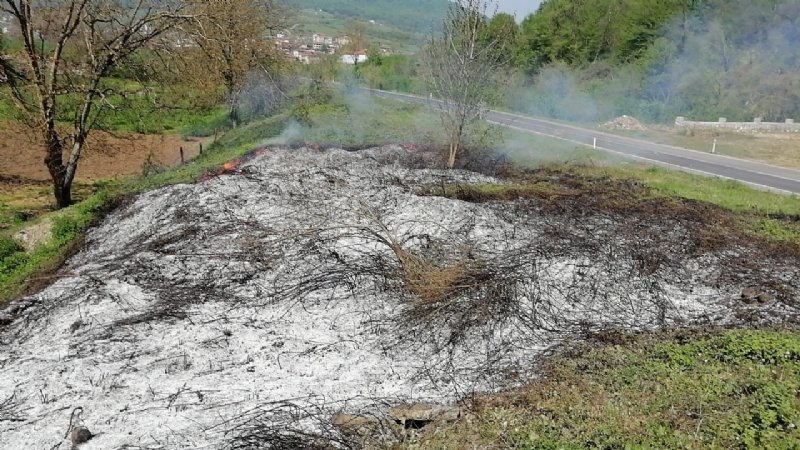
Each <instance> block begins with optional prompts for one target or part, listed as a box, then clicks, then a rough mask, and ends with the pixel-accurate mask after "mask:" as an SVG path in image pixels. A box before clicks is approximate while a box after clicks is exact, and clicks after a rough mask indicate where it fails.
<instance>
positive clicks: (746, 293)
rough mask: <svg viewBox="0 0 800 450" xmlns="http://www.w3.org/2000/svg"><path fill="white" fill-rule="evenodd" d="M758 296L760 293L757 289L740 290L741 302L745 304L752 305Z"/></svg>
mask: <svg viewBox="0 0 800 450" xmlns="http://www.w3.org/2000/svg"><path fill="white" fill-rule="evenodd" d="M759 294H760V292H759V291H758V288H755V287H748V288H744V289H743V290H742V300H744V302H745V303H754V302H755V301H756V298H757V297H758V295H759Z"/></svg>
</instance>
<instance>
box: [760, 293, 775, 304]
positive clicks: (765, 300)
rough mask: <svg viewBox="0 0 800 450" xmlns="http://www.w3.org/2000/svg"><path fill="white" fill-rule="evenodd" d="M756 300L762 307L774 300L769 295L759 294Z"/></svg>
mask: <svg viewBox="0 0 800 450" xmlns="http://www.w3.org/2000/svg"><path fill="white" fill-rule="evenodd" d="M756 300H757V301H758V303H760V304H762V305H766V304H768V303H772V302H773V301H774V300H775V298H774V297H772V296H771V295H769V294H765V293H763V292H761V293H760V294H758V295H757V296H756Z"/></svg>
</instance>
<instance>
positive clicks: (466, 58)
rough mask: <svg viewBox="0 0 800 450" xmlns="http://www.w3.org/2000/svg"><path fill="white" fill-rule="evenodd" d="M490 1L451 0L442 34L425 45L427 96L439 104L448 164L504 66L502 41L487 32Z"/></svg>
mask: <svg viewBox="0 0 800 450" xmlns="http://www.w3.org/2000/svg"><path fill="white" fill-rule="evenodd" d="M491 4H492V3H490V2H489V1H487V0H456V1H454V2H453V4H452V5H451V7H450V12H449V14H448V16H447V18H446V19H445V21H444V24H443V33H442V35H441V36H440V37H438V38H431V39H430V41H429V42H428V45H427V48H426V53H427V54H426V58H425V59H426V61H427V64H426V66H427V79H428V82H429V84H430V88H431V94H432V95H433V96H435V97H436V98H437V99H439V100H440V101H441V102H442V103H441V108H440V111H441V114H440V116H441V122H442V126H443V128H444V130H445V132H446V133H447V140H448V144H449V149H448V157H447V166H448V167H450V168H452V167H453V166H454V165H455V162H456V158H457V157H458V156H459V154H460V152H461V150H462V146H463V143H464V139H465V136H466V135H467V133H468V131H469V128H470V127H471V126H472V125H473V124H474V123H475V122H477V121H478V120H479V119H480V118H481V117H482V115H483V113H484V112H485V111H486V109H487V105H488V104H489V103H491V100H492V97H493V96H494V95H496V90H495V89H494V87H495V81H496V80H497V77H498V75H499V74H500V73H501V71H502V68H503V66H504V64H503V59H504V56H503V55H504V53H505V52H504V51H503V48H502V47H503V46H504V45H505V44H504V42H505V40H500V39H496V38H492V37H491V34H490V33H488V32H487V22H486V20H487V16H488V12H489V8H490V5H491ZM495 10H496V7H495ZM492 12H494V11H492Z"/></svg>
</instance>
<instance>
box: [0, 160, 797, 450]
mask: <svg viewBox="0 0 800 450" xmlns="http://www.w3.org/2000/svg"><path fill="white" fill-rule="evenodd" d="M432 167H435V164H434V161H433V159H431V158H429V157H427V156H426V155H425V153H424V152H418V151H409V150H407V149H405V148H403V147H401V146H387V147H382V148H374V149H366V150H360V151H345V150H341V149H326V150H319V149H309V148H285V147H270V148H266V149H262V150H261V151H259V152H257V153H255V154H253V156H252V157H250V158H245V159H243V160H241V161H239V162H237V163H236V164H231V165H228V166H226V167H224V168H223V169H221V170H220V171H218V172H216V173H214V174H211V175H210V176H208V177H204V179H203V180H202V181H199V182H198V183H196V184H186V185H179V186H172V187H167V188H162V189H159V190H156V191H152V192H148V193H145V194H142V195H140V196H138V197H137V198H135V199H134V200H133V201H131V202H130V203H129V204H127V205H125V206H124V207H121V208H119V209H118V210H117V211H115V212H114V213H112V214H111V215H109V216H108V217H107V218H106V220H105V221H104V222H103V223H102V224H101V225H100V226H98V227H97V228H95V229H93V230H92V231H91V232H90V233H89V235H88V237H87V242H86V245H85V247H84V248H83V250H82V251H81V252H79V253H78V254H77V255H76V256H74V257H73V258H71V259H70V260H69V261H68V262H67V264H66V266H65V267H64V268H63V270H62V272H61V274H60V275H61V276H60V278H59V280H58V281H57V282H55V283H54V284H52V285H51V286H49V287H48V288H46V289H45V290H44V291H42V292H41V293H39V294H37V295H35V296H31V297H28V298H25V299H22V300H19V301H17V302H14V303H13V304H12V305H11V307H10V309H9V310H8V311H7V312H6V313H5V316H4V317H5V322H8V324H7V325H6V326H4V327H3V328H0V345H1V346H2V348H3V352H2V356H0V393H2V396H0V447H3V448H11V447H14V448H53V449H56V448H69V443H68V439H66V435H65V431H66V432H69V431H70V429H71V428H73V427H75V426H78V425H81V426H86V427H87V428H89V429H90V430H91V431H92V432H93V433H95V435H96V436H95V437H94V438H93V439H91V440H90V441H89V442H87V443H86V444H84V445H83V446H82V448H86V449H91V448H97V449H100V448H102V449H109V448H112V449H117V448H197V447H204V446H205V447H211V448H220V447H223V448H224V447H229V448H259V446H260V447H261V448H288V447H280V446H278V443H283V444H281V445H288V444H286V443H287V442H288V443H291V442H294V443H295V444H297V443H303V444H302V445H307V446H311V444H309V442H311V441H308V440H307V439H309V436H312V437H313V439H314V440H313V442H314V443H315V444H314V445H317V444H316V443H318V442H320V438H319V436H326V437H327V438H328V439H330V445H329V447H331V448H337V447H344V446H357V445H358V444H357V443H355V442H351V441H348V440H347V439H346V437H344V436H342V435H340V434H339V433H338V431H337V429H335V428H334V427H332V417H333V415H334V414H336V413H349V414H363V415H369V416H374V417H384V416H385V415H386V412H387V410H388V409H389V408H390V407H392V406H396V405H399V404H402V403H416V402H429V403H436V404H449V403H453V402H456V401H458V400H460V399H462V398H464V397H465V396H469V395H471V394H473V393H479V392H491V391H496V390H499V389H503V388H508V387H513V386H516V385H519V384H520V383H523V382H525V381H527V380H529V379H530V377H532V376H535V365H534V363H535V362H536V360H537V358H539V357H541V356H542V355H543V354H545V353H546V352H547V351H548V350H549V349H551V348H553V347H554V346H555V345H557V344H559V343H561V342H563V341H564V340H565V339H569V338H574V337H580V336H582V335H586V334H588V333H596V332H600V331H604V330H609V329H614V330H618V329H622V330H649V329H657V328H663V327H680V326H692V325H737V324H742V323H749V324H752V323H758V324H776V323H787V322H793V321H794V322H796V321H797V317H798V309H797V300H798V289H800V267H798V264H797V252H796V251H795V250H796V249H787V248H784V249H781V248H768V247H766V246H764V245H762V244H761V243H759V242H757V241H750V240H747V239H745V238H744V237H742V236H739V235H735V234H731V233H727V234H726V233H717V234H715V233H714V228H713V227H714V226H715V225H714V224H715V223H716V222H719V221H723V220H724V217H725V216H724V215H723V214H718V215H716V214H715V211H714V210H712V209H707V207H706V206H703V205H702V204H693V203H691V202H667V201H663V200H653V199H649V200H647V199H645V200H641V201H639V199H636V202H634V198H633V196H632V195H630V193H631V192H636V189H638V188H637V187H636V186H626V185H624V184H619V183H617V184H613V185H608V186H605V191H604V190H603V187H602V186H601V183H600V182H598V183H596V184H594V185H591V184H587V183H586V182H583V181H576V180H574V179H573V178H571V177H570V174H568V173H557V172H539V173H538V174H534V175H530V176H532V177H534V178H528V179H526V183H527V184H526V185H525V187H518V185H517V184H515V183H519V180H514V179H507V178H498V177H495V176H490V175H484V174H481V173H478V172H472V171H466V170H440V169H436V168H432ZM537 176H538V177H539V178H538V179H535V177H537ZM531 186H534V187H531ZM602 192H606V194H603V193H602ZM625 199H627V201H628V203H626V202H625ZM634 203H635V205H634ZM719 225H720V226H724V225H725V223H724V222H720V223H719ZM720 236H721V237H720ZM297 445H300V444H297ZM319 448H325V447H324V446H322V444H319Z"/></svg>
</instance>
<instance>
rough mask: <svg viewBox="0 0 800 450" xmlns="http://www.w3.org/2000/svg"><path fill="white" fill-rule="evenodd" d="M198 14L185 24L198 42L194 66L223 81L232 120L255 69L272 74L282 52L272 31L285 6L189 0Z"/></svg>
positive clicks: (255, 0)
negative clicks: (193, 19)
mask: <svg viewBox="0 0 800 450" xmlns="http://www.w3.org/2000/svg"><path fill="white" fill-rule="evenodd" d="M192 4H193V12H194V13H195V17H196V20H195V21H193V22H191V23H190V24H187V25H188V26H187V30H186V31H187V32H188V33H189V34H191V36H192V38H193V41H194V42H195V43H196V45H197V49H198V51H197V52H188V55H187V56H189V58H188V62H189V64H191V65H194V66H195V68H196V69H197V70H194V71H192V72H194V73H196V74H198V75H200V76H201V77H204V78H206V79H208V78H209V77H210V78H211V81H212V82H211V85H219V84H222V85H223V86H225V93H226V95H227V101H228V105H229V111H228V112H229V116H230V119H231V121H232V122H233V124H234V126H236V124H237V123H238V122H239V121H240V117H239V104H240V101H241V96H242V91H243V88H244V87H245V85H246V84H247V81H248V78H249V77H250V76H251V74H252V73H253V72H259V73H260V74H261V75H262V76H266V77H268V78H272V77H274V76H275V75H276V73H277V72H278V70H277V69H278V68H279V66H280V62H281V61H282V60H283V57H282V56H281V53H280V52H279V51H278V49H277V47H276V46H275V42H274V39H272V38H271V37H272V36H274V34H276V31H277V30H278V29H279V28H280V27H281V26H282V25H283V24H284V22H285V18H286V15H287V10H286V9H285V8H283V7H281V6H280V5H278V4H276V2H274V1H273V0H192Z"/></svg>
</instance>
